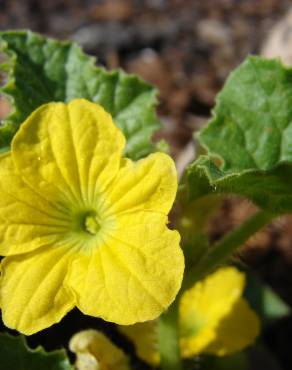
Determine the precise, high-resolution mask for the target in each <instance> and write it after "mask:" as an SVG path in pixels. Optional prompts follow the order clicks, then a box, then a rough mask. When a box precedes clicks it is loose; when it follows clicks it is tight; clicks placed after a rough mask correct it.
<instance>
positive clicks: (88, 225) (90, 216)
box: [83, 212, 100, 235]
mask: <svg viewBox="0 0 292 370" xmlns="http://www.w3.org/2000/svg"><path fill="white" fill-rule="evenodd" d="M83 226H84V229H85V231H86V232H88V233H89V234H91V235H95V234H97V233H98V231H99V230H100V223H99V222H98V218H97V214H96V213H95V212H90V213H87V214H86V215H85V217H84V224H83Z"/></svg>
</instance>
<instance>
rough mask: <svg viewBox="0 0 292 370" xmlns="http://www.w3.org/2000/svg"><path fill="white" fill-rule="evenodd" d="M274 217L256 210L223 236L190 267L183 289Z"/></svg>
mask: <svg viewBox="0 0 292 370" xmlns="http://www.w3.org/2000/svg"><path fill="white" fill-rule="evenodd" d="M275 217H276V215H275V214H272V213H268V212H264V211H258V212H257V213H256V214H255V215H253V216H251V217H250V218H249V219H247V220H246V221H245V222H244V223H243V224H241V225H240V226H238V227H237V228H236V229H235V230H233V231H231V232H230V233H229V234H227V235H226V236H224V237H223V238H222V239H221V240H219V242H217V243H216V244H215V245H214V246H213V247H212V248H211V249H210V251H209V252H208V253H206V254H205V255H204V256H203V257H202V258H201V260H199V262H198V263H197V264H196V265H194V266H193V267H192V268H191V270H190V271H189V272H188V274H187V276H185V280H184V283H183V290H185V289H189V288H190V287H191V286H193V285H194V284H195V283H196V282H197V281H199V280H201V279H202V278H204V277H205V276H206V275H207V274H208V273H210V272H212V270H214V269H215V268H216V267H218V266H219V265H220V264H222V263H224V262H225V261H226V259H227V258H228V257H229V256H230V255H231V254H232V253H233V252H234V251H235V250H236V249H237V248H239V247H241V246H242V245H243V244H244V243H245V242H246V241H247V240H248V239H249V238H250V237H251V236H253V235H254V234H255V233H256V232H257V231H258V230H260V229H261V228H262V227H263V226H265V225H266V224H268V223H269V222H270V221H271V220H272V219H273V218H275Z"/></svg>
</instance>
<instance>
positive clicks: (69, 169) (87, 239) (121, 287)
mask: <svg viewBox="0 0 292 370" xmlns="http://www.w3.org/2000/svg"><path fill="white" fill-rule="evenodd" d="M124 145H125V138H124V136H123V135H122V133H121V131H120V130H119V129H118V128H117V127H116V126H115V125H114V124H113V122H112V119H111V116H110V115H109V114H108V113H106V112H105V111H104V110H103V108H102V107H100V106H98V105H96V104H93V103H90V102H88V101H86V100H80V99H78V100H73V101H71V102H70V103H69V104H68V105H66V104H63V103H50V104H46V105H43V106H42V107H40V108H39V109H37V110H36V111H35V112H34V113H32V115H31V116H29V118H28V119H27V120H26V121H25V122H24V123H23V124H22V126H21V128H20V130H19V131H18V132H17V134H16V135H15V137H14V139H13V142H12V150H11V153H10V154H7V155H3V156H2V157H0V209H1V213H0V254H1V255H4V256H7V257H6V258H4V259H3V261H2V263H1V270H2V278H1V290H0V300H1V302H0V303H1V308H2V316H3V320H4V323H5V324H6V325H7V326H8V327H10V328H15V329H17V330H19V331H20V332H22V333H25V334H32V333H35V332H37V331H39V330H42V329H44V328H46V327H49V326H50V325H52V324H54V323H56V322H58V321H60V320H61V319H62V317H63V316H64V315H65V314H66V313H67V312H68V311H69V310H71V309H72V308H73V307H74V306H77V307H78V308H79V309H80V310H81V311H82V312H83V313H85V314H88V315H92V316H98V317H102V318H103V319H104V320H107V321H112V322H116V323H119V324H125V325H128V324H133V323H135V322H141V321H146V320H151V319H153V318H155V317H157V316H158V315H159V314H161V312H162V311H163V310H165V309H166V308H167V307H168V306H169V304H170V303H171V302H172V301H173V300H174V298H175V296H176V294H177V292H178V290H179V288H180V285H181V280H182V276H183V269H184V260H183V255H182V252H181V249H180V247H179V240H180V237H179V234H178V232H177V231H171V230H169V229H168V228H167V227H166V224H167V221H168V220H167V214H168V212H169V210H170V208H171V207H172V204H173V201H174V198H175V195H176V190H177V176H176V171H175V166H174V163H173V161H172V159H171V158H170V157H169V156H167V155H166V154H163V153H155V154H152V155H150V156H148V157H147V158H145V159H142V160H140V161H138V162H132V161H131V160H129V159H126V158H122V152H123V149H124Z"/></svg>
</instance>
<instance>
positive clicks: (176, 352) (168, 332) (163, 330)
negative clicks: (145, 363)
mask: <svg viewBox="0 0 292 370" xmlns="http://www.w3.org/2000/svg"><path fill="white" fill-rule="evenodd" d="M158 337H159V352H160V364H161V365H160V366H161V370H182V362H181V357H180V349H179V330H178V300H175V302H174V303H173V304H172V305H171V306H170V307H169V309H168V311H167V312H165V313H163V314H162V315H161V316H160V318H159V321H158Z"/></svg>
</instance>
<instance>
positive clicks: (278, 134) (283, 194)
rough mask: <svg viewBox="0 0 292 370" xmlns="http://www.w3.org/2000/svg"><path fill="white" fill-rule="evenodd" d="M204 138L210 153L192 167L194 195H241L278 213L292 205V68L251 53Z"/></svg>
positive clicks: (224, 94) (190, 176)
mask: <svg viewBox="0 0 292 370" xmlns="http://www.w3.org/2000/svg"><path fill="white" fill-rule="evenodd" d="M198 140H199V142H200V143H201V145H202V146H203V147H204V148H205V149H206V151H207V155H202V156H200V157H199V158H198V159H197V160H196V161H195V162H193V163H192V164H191V165H190V166H189V168H188V170H187V173H188V183H189V188H190V199H191V200H193V199H196V198H198V197H201V196H204V195H207V194H210V193H216V194H232V193H233V194H237V195H240V196H244V197H246V198H249V199H250V200H252V201H253V202H254V203H255V204H257V205H258V206H259V207H261V208H263V209H266V210H268V211H271V212H276V213H288V212H290V211H291V210H292V69H291V68H288V67H285V66H283V65H282V64H281V63H280V61H278V60H265V59H263V58H260V57H249V58H247V60H246V61H245V62H244V63H243V64H242V65H241V66H240V67H239V68H238V69H237V70H235V71H234V72H233V73H232V74H231V75H230V77H229V79H228V80H227V82H226V84H225V86H224V88H223V90H222V91H221V93H220V94H219V95H218V98H217V103H216V107H215V109H214V112H213V118H212V119H211V121H210V122H209V124H208V126H207V127H206V128H204V129H203V130H201V132H200V133H199V135H198Z"/></svg>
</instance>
